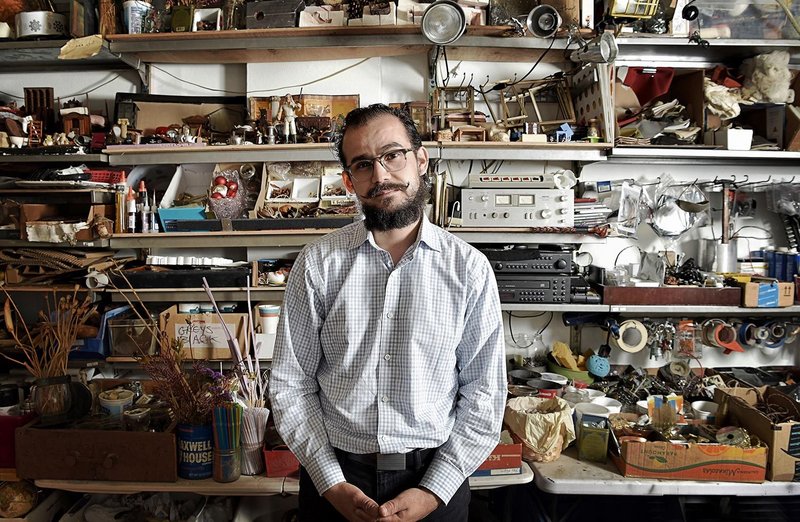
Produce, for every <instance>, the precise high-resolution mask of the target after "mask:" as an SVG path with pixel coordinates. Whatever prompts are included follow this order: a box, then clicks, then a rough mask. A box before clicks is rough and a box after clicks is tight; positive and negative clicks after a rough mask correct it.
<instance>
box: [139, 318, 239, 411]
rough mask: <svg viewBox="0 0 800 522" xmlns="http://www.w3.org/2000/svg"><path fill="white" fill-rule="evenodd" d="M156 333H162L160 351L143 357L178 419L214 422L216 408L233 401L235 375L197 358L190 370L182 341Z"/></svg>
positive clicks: (158, 388)
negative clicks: (185, 365) (186, 365)
mask: <svg viewBox="0 0 800 522" xmlns="http://www.w3.org/2000/svg"><path fill="white" fill-rule="evenodd" d="M154 333H155V335H158V336H159V337H160V339H159V341H160V342H159V346H160V350H159V353H158V354H157V355H145V356H143V357H141V358H140V360H139V362H140V364H141V365H142V368H144V370H145V371H146V372H147V373H148V375H149V376H150V378H151V379H152V380H153V385H154V391H155V392H156V394H157V395H158V396H159V397H161V399H163V400H164V401H166V402H167V404H169V406H170V409H171V410H172V413H173V414H174V416H175V420H176V421H177V422H178V423H184V424H193V425H203V424H210V423H211V418H212V414H213V411H214V408H215V407H217V406H220V405H222V404H226V403H230V402H232V401H233V395H234V392H235V381H234V379H233V378H232V377H231V376H227V375H224V374H223V373H221V372H216V371H214V370H213V369H211V368H209V367H208V366H206V365H205V363H204V362H203V361H194V362H193V363H192V369H191V371H190V372H187V371H186V370H185V368H184V358H183V346H182V344H181V343H180V342H179V341H176V340H174V339H173V340H167V339H165V338H164V336H163V335H161V334H160V331H156V332H154Z"/></svg>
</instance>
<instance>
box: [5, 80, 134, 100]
mask: <svg viewBox="0 0 800 522" xmlns="http://www.w3.org/2000/svg"><path fill="white" fill-rule="evenodd" d="M119 78H122V76H121V75H119V74H115V75H114V77H113V78H111V79H110V80H107V81H105V82H103V83H101V84H100V85H97V86H96V87H92V88H91V89H87V90H85V91H79V92H75V93H72V94H65V95H63V96H58V98H74V97H75V96H80V95H82V94H89V93H91V92H94V91H96V90H97V89H99V88H101V87H105V86H106V85H108V84H109V83H111V82H113V81H115V80H118V79H119ZM0 94H3V95H5V96H11V97H12V98H17V99H18V100H24V99H25V97H24V96H17V95H16V94H11V93H8V92H5V91H0Z"/></svg>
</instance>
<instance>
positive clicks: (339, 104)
mask: <svg viewBox="0 0 800 522" xmlns="http://www.w3.org/2000/svg"><path fill="white" fill-rule="evenodd" d="M295 100H299V101H300V103H301V104H302V107H301V108H300V115H301V116H317V117H327V118H330V119H331V121H333V122H339V123H341V122H344V117H345V116H347V113H348V112H350V111H352V110H353V109H355V108H358V106H359V101H360V97H359V95H358V94H302V95H300V96H299V97H297V96H295Z"/></svg>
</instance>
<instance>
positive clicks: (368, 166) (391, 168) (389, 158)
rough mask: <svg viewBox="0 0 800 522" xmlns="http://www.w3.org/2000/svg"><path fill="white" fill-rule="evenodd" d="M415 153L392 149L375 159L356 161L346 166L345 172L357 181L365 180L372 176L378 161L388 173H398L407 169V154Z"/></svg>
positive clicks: (408, 150) (410, 150) (407, 150)
mask: <svg viewBox="0 0 800 522" xmlns="http://www.w3.org/2000/svg"><path fill="white" fill-rule="evenodd" d="M413 151H414V149H392V150H390V151H388V152H384V153H383V154H381V155H380V156H375V157H374V158H369V159H360V160H356V161H354V162H353V163H351V164H350V165H348V166H346V167H345V168H344V171H345V172H347V173H348V174H350V176H351V177H353V178H354V179H356V180H364V179H367V178H368V177H370V176H372V172H373V171H374V170H375V162H376V161H377V162H378V163H380V164H381V167H383V168H384V170H385V171H386V172H397V171H398V170H403V169H404V168H405V166H406V154H408V153H409V152H413Z"/></svg>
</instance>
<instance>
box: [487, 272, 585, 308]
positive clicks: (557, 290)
mask: <svg viewBox="0 0 800 522" xmlns="http://www.w3.org/2000/svg"><path fill="white" fill-rule="evenodd" d="M495 278H496V279H497V290H498V291H499V293H500V302H501V303H569V302H570V277H569V276H566V275H565V276H562V275H553V274H551V275H539V274H524V275H523V274H514V275H503V274H497V273H495Z"/></svg>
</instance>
